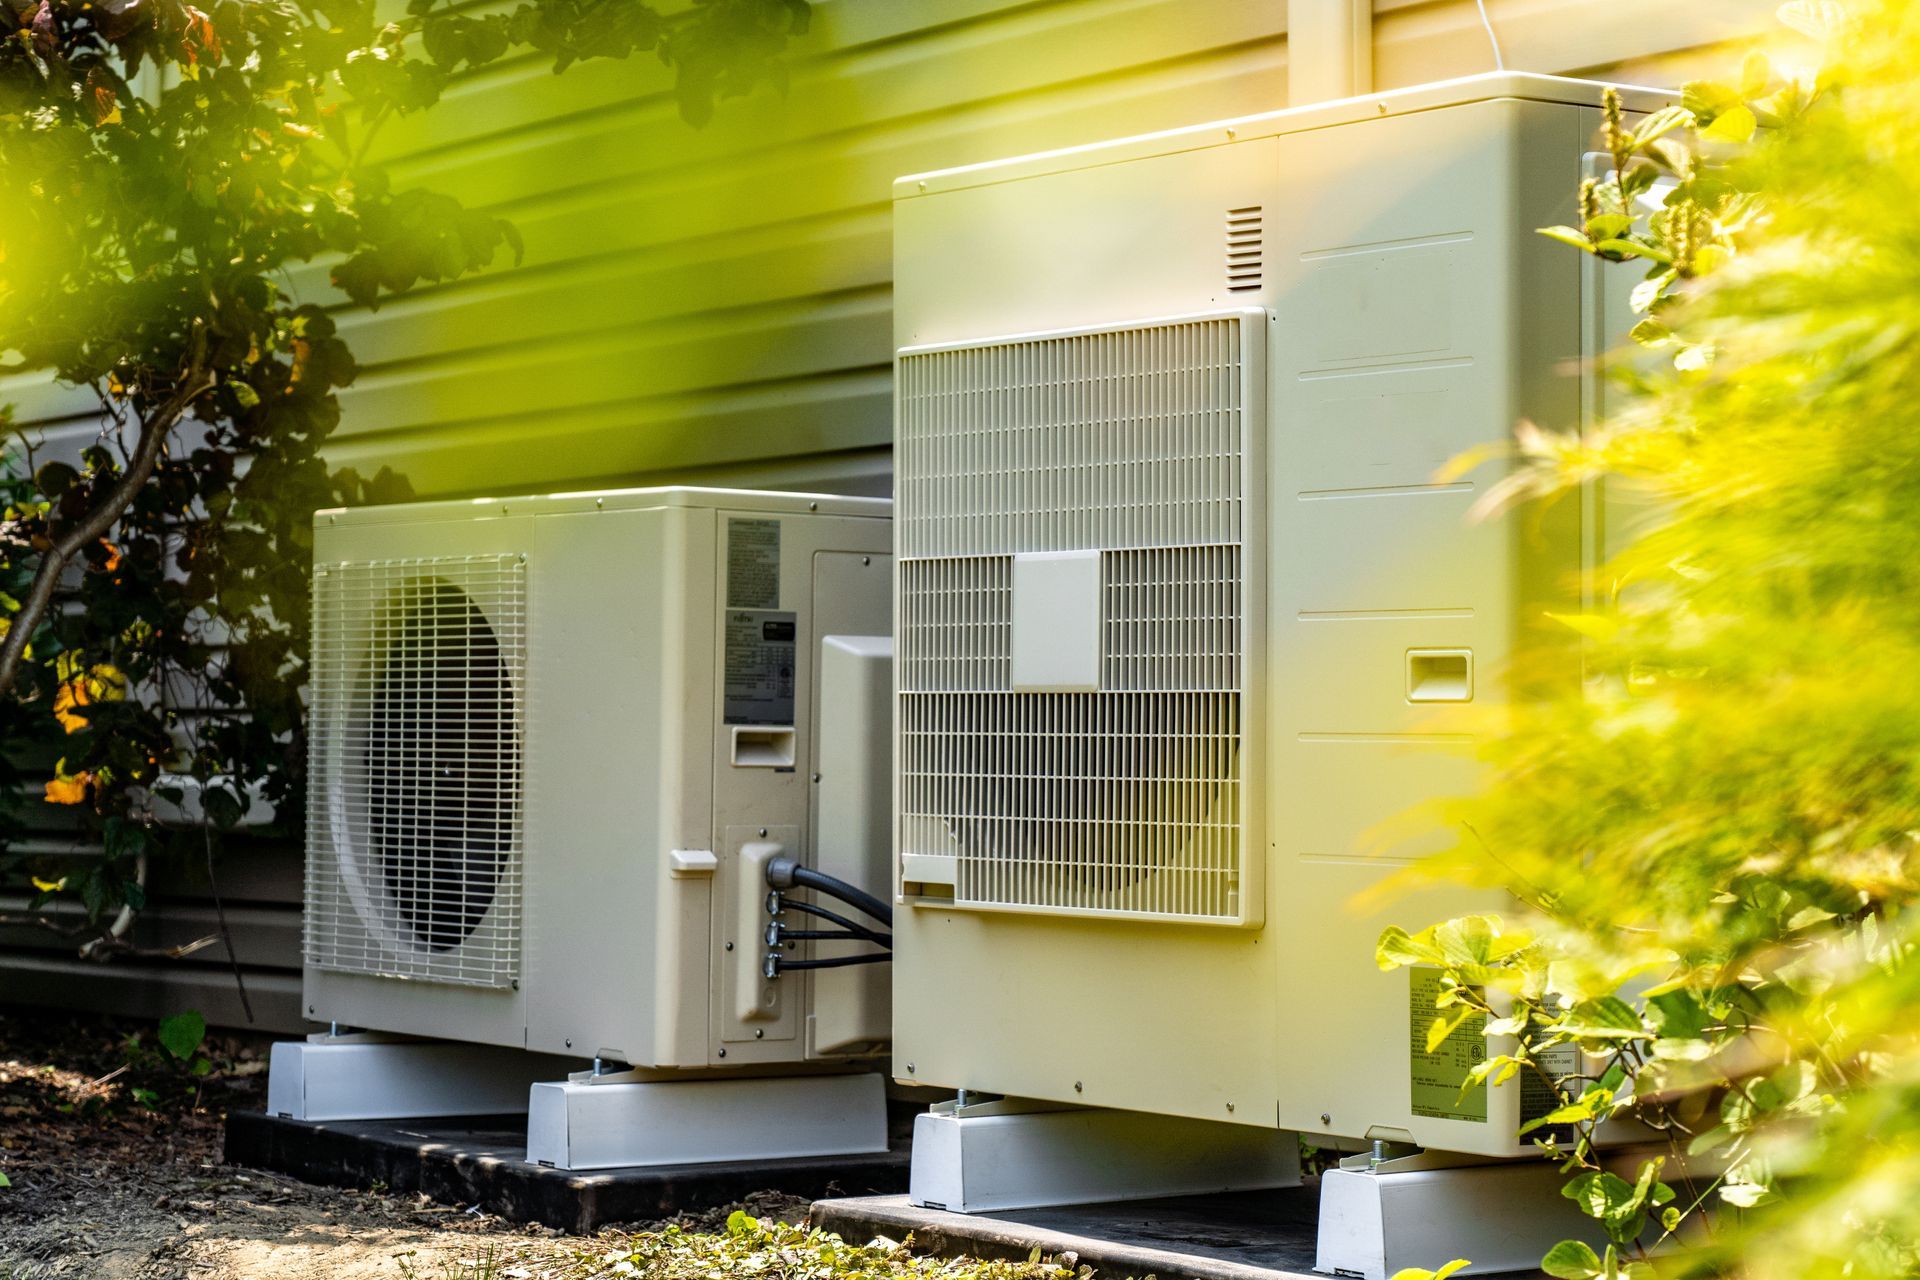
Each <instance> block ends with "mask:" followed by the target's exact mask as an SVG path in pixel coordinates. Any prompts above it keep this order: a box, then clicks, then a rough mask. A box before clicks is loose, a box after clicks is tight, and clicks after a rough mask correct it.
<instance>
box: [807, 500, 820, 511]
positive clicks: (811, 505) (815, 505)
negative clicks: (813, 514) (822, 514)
mask: <svg viewBox="0 0 1920 1280" xmlns="http://www.w3.org/2000/svg"><path fill="white" fill-rule="evenodd" d="M819 509H820V504H819V503H817V502H809V503H808V504H807V510H809V511H818V510H819Z"/></svg>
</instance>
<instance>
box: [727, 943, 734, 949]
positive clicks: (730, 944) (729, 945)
mask: <svg viewBox="0 0 1920 1280" xmlns="http://www.w3.org/2000/svg"><path fill="white" fill-rule="evenodd" d="M727 950H729V951H731V950H733V944H732V943H731V942H729V943H728V944H727Z"/></svg>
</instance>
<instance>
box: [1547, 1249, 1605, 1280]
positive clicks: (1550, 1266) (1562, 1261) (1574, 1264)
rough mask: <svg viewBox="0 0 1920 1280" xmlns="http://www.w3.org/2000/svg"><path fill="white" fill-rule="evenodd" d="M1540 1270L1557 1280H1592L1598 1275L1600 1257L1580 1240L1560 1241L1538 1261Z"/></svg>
mask: <svg viewBox="0 0 1920 1280" xmlns="http://www.w3.org/2000/svg"><path fill="white" fill-rule="evenodd" d="M1540 1269H1541V1270H1542V1271H1544V1272H1546V1273H1547V1274H1548V1275H1550V1276H1557V1277H1559V1280H1592V1278H1593V1277H1594V1276H1597V1275H1599V1274H1600V1255H1599V1254H1597V1253H1595V1252H1594V1251H1593V1247H1592V1246H1591V1245H1588V1244H1586V1243H1585V1242H1584V1241H1580V1240H1562V1241H1561V1242H1560V1243H1559V1244H1557V1245H1555V1246H1553V1248H1551V1249H1549V1250H1547V1256H1546V1257H1544V1258H1542V1259H1540Z"/></svg>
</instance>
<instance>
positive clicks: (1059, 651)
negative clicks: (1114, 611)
mask: <svg viewBox="0 0 1920 1280" xmlns="http://www.w3.org/2000/svg"><path fill="white" fill-rule="evenodd" d="M1100 585H1101V584H1100V553H1099V552H1098V551H1046V552H1036V553H1031V554H1027V555H1017V556H1015V557H1014V558H1013V688H1014V692H1016V693H1090V692H1092V691H1093V690H1095V689H1098V688H1099V687H1100V648H1101V646H1100V619H1101V607H1100Z"/></svg>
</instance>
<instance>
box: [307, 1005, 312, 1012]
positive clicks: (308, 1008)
mask: <svg viewBox="0 0 1920 1280" xmlns="http://www.w3.org/2000/svg"><path fill="white" fill-rule="evenodd" d="M307 1012H308V1013H312V1012H313V1006H312V1005H308V1006H307Z"/></svg>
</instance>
